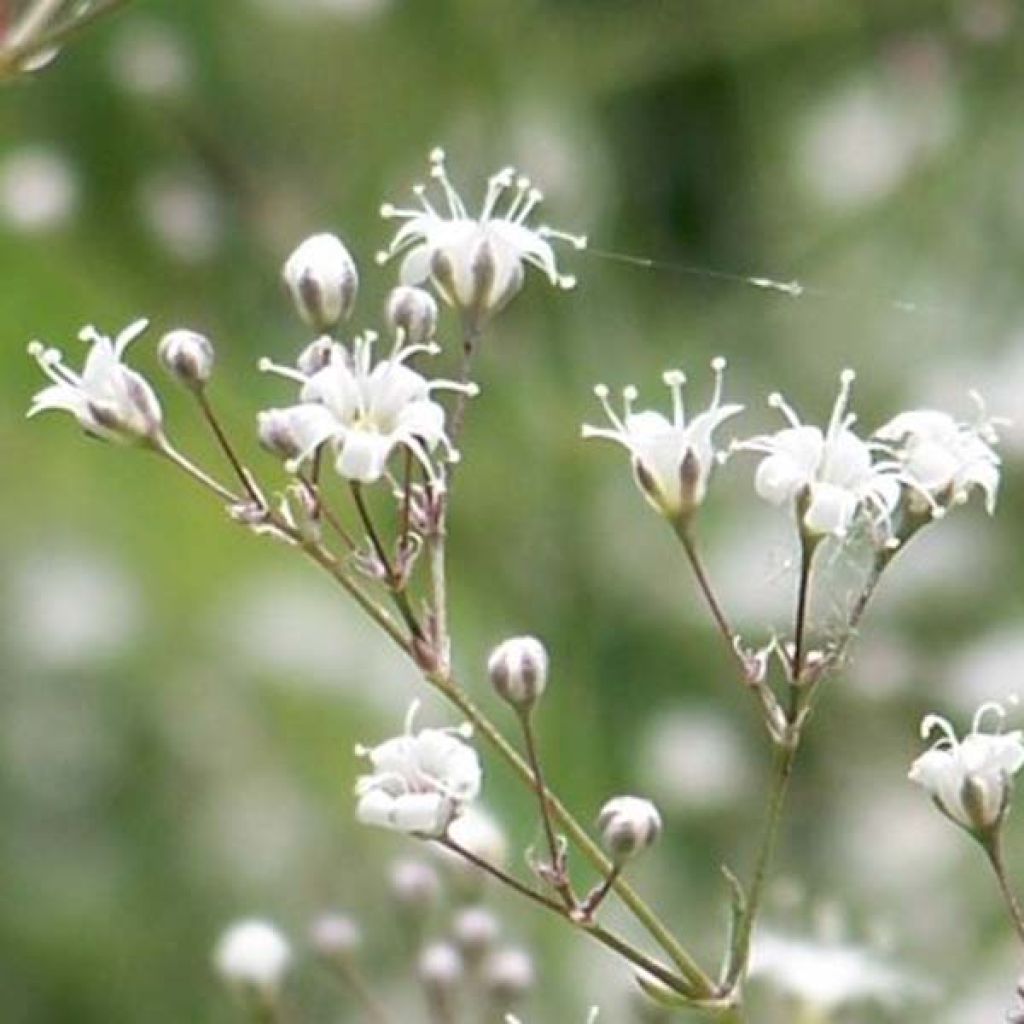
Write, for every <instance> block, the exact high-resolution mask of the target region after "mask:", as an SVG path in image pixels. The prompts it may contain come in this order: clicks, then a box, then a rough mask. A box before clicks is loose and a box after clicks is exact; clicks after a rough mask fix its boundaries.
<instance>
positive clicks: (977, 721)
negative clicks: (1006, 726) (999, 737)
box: [971, 700, 1006, 734]
mask: <svg viewBox="0 0 1024 1024" xmlns="http://www.w3.org/2000/svg"><path fill="white" fill-rule="evenodd" d="M989 714H993V715H995V716H996V728H995V732H996V733H997V734H998V733H1000V732H1002V731H1003V723H1004V722H1005V721H1006V709H1005V708H1004V707H1003V706H1002V704H997V703H996V702H995V701H994V700H988V701H985V703H984V704H982V705H981V707H980V708H978V710H977V711H975V712H974V720H973V721H972V722H971V732H975V733H978V732H981V731H982V728H981V727H982V725H983V724H984V722H985V716H986V715H989Z"/></svg>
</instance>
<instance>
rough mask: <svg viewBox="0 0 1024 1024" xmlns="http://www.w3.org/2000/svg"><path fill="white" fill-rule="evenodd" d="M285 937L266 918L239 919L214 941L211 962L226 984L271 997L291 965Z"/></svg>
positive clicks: (289, 949)
mask: <svg viewBox="0 0 1024 1024" xmlns="http://www.w3.org/2000/svg"><path fill="white" fill-rule="evenodd" d="M291 960H292V953H291V948H290V946H289V945H288V941H287V939H285V937H284V936H283V935H282V934H281V932H280V931H278V929H277V928H275V927H274V925H272V924H270V923H269V922H267V921H258V920H251V921H240V922H239V923H238V924H235V925H232V926H231V927H230V928H229V929H228V930H227V931H226V932H225V933H224V935H223V936H222V937H221V939H220V941H219V942H218V943H217V948H216V950H215V952H214V956H213V962H214V967H215V968H216V970H217V973H218V974H219V975H220V976H221V978H222V979H223V980H224V981H225V982H226V983H227V984H229V985H231V986H233V987H236V988H240V989H243V990H252V991H254V992H255V993H257V994H259V995H261V996H263V997H264V998H270V997H273V996H274V994H275V993H276V992H277V990H278V989H279V988H280V986H281V983H282V982H283V981H284V977H285V974H286V973H287V971H288V968H289V966H290V965H291Z"/></svg>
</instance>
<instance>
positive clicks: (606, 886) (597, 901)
mask: <svg viewBox="0 0 1024 1024" xmlns="http://www.w3.org/2000/svg"><path fill="white" fill-rule="evenodd" d="M624 866H625V865H624V864H622V863H620V864H616V865H615V867H613V868H612V869H611V871H609V872H608V877H607V878H606V879H605V880H604V881H603V882H602V883H601V884H600V885H599V886H598V887H597V888H596V889H595V890H594V891H593V892H592V893H591V894H590V895H589V896H588V897H587V898H586V899H585V900H584V901H583V906H582V907H580V913H581V914H582V915H583V916H584V917H591V916H592V915H593V914H594V912H595V911H596V910H597V908H598V907H599V906H601V904H602V903H604V901H605V899H606V897H607V896H608V893H610V892H611V891H612V886H613V885H615V882H616V881H617V880H618V877H619V875H620V874H621V873H622V869H623V867H624Z"/></svg>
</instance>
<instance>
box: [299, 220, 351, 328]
mask: <svg viewBox="0 0 1024 1024" xmlns="http://www.w3.org/2000/svg"><path fill="white" fill-rule="evenodd" d="M284 281H285V284H286V285H287V286H288V290H289V291H290V292H291V295H292V301H293V302H294V303H295V308H296V310H297V311H298V314H299V316H301V317H302V319H303V320H305V322H306V323H307V324H309V325H310V326H311V327H312V328H313V329H314V330H317V331H319V332H321V333H323V334H327V333H330V331H332V330H333V329H334V328H335V327H337V326H338V324H340V323H341V321H342V320H344V319H346V318H347V317H348V315H349V314H350V313H351V312H352V307H353V306H354V305H355V301H356V292H357V291H358V289H359V273H358V271H357V270H356V265H355V262H354V261H353V259H352V257H351V255H350V254H349V251H348V249H346V248H345V246H344V244H343V243H342V242H341V239H339V238H337V237H336V236H335V235H330V234H322V235H313V236H312V237H310V238H307V239H306V240H305V241H304V242H303V243H302V244H301V245H300V246H299V247H298V248H297V249H296V250H295V251H294V252H293V253H292V254H291V256H289V257H288V260H287V262H286V263H285V265H284Z"/></svg>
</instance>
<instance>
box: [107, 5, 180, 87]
mask: <svg viewBox="0 0 1024 1024" xmlns="http://www.w3.org/2000/svg"><path fill="white" fill-rule="evenodd" d="M192 71H193V68H192V60H191V57H190V55H189V53H188V51H187V50H186V49H185V46H184V44H183V42H182V40H181V38H180V37H179V36H178V34H177V33H176V32H175V31H174V30H173V29H172V28H170V27H169V26H168V25H164V24H162V23H160V22H159V21H156V20H144V19H141V18H140V19H136V20H134V21H129V22H127V23H126V24H125V25H124V26H123V27H122V28H121V30H120V32H119V33H118V34H117V35H116V36H115V38H114V44H113V46H112V48H111V51H110V73H111V76H112V77H113V79H114V81H115V82H116V83H117V84H118V85H119V86H120V87H121V88H122V89H124V90H125V92H130V93H134V94H135V95H137V96H141V97H143V98H145V99H168V98H171V97H175V96H178V95H180V94H181V93H183V92H184V91H185V90H186V89H187V88H188V85H189V82H190V81H191V78H192Z"/></svg>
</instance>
